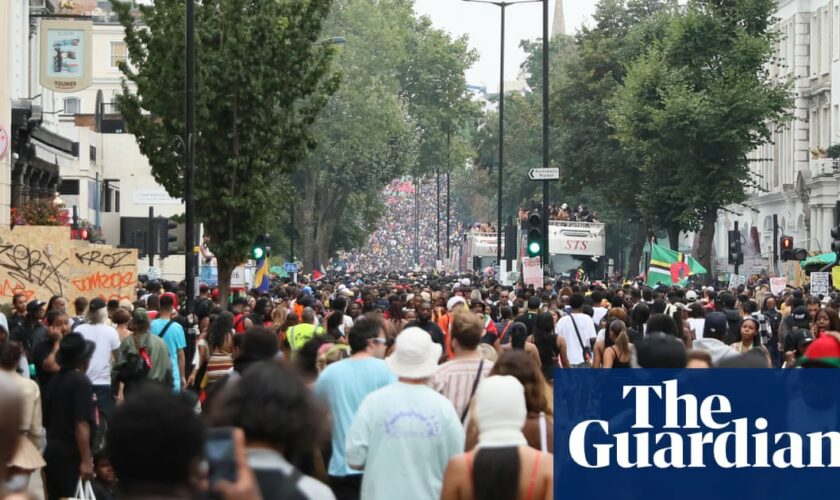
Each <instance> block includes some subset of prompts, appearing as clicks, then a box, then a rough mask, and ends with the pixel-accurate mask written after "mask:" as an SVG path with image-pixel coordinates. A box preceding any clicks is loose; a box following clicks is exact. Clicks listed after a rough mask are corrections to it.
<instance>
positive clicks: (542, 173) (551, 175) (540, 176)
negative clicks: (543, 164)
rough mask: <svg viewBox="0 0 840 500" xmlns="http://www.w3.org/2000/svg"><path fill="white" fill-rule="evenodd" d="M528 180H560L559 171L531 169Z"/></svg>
mask: <svg viewBox="0 0 840 500" xmlns="http://www.w3.org/2000/svg"><path fill="white" fill-rule="evenodd" d="M528 178H529V179H531V180H532V181H556V180H559V179H560V169H559V168H532V169H531V170H529V171H528Z"/></svg>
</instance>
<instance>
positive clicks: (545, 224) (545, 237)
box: [542, 0, 560, 271]
mask: <svg viewBox="0 0 840 500" xmlns="http://www.w3.org/2000/svg"><path fill="white" fill-rule="evenodd" d="M558 1H560V0H558ZM549 37H550V35H549V33H548V0H543V40H542V42H543V53H542V65H543V89H542V107H543V130H542V132H543V144H542V146H543V168H548V167H549V165H548V163H549V161H548V46H549ZM542 210H543V216H542V220H543V244H542V265H543V269H544V270H545V271H547V270H548V244H549V237H548V181H547V180H544V181H543V206H542Z"/></svg>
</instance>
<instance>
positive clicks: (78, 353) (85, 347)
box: [55, 333, 96, 368]
mask: <svg viewBox="0 0 840 500" xmlns="http://www.w3.org/2000/svg"><path fill="white" fill-rule="evenodd" d="M94 349H96V344H94V343H93V342H91V341H90V340H85V338H84V337H82V336H81V335H80V334H78V333H68V334H67V335H65V336H64V337H63V338H62V339H61V343H60V344H59V347H58V354H56V356H55V360H56V362H57V363H58V364H59V366H61V367H62V368H64V367H72V366H76V365H78V364H79V363H82V362H84V361H86V360H88V359H90V357H91V356H92V355H93V350H94Z"/></svg>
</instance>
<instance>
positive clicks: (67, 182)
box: [58, 179, 79, 196]
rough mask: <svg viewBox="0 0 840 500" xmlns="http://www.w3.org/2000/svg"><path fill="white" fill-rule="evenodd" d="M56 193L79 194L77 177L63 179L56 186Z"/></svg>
mask: <svg viewBox="0 0 840 500" xmlns="http://www.w3.org/2000/svg"><path fill="white" fill-rule="evenodd" d="M58 194H75V195H77V196H78V194H79V181H78V179H64V180H63V181H61V184H59V186H58Z"/></svg>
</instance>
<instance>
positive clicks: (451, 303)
mask: <svg viewBox="0 0 840 500" xmlns="http://www.w3.org/2000/svg"><path fill="white" fill-rule="evenodd" d="M466 303H467V300H466V299H465V298H464V297H461V296H460V295H456V296H454V297H452V298H450V299H449V300H448V301H447V302H446V309H447V310H449V311H451V310H453V309H455V306H457V305H458V304H466Z"/></svg>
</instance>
